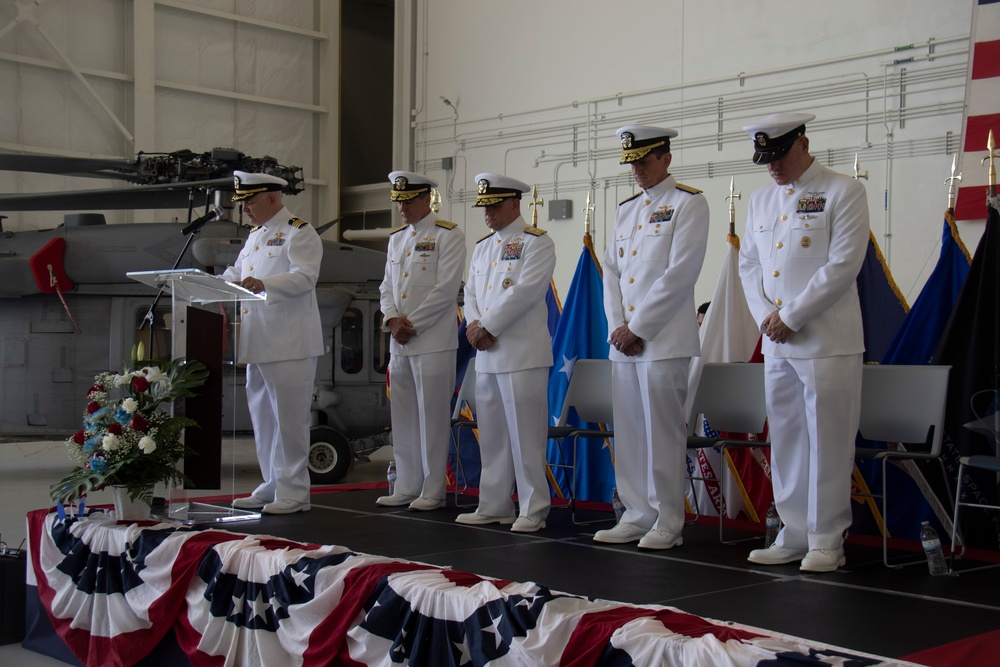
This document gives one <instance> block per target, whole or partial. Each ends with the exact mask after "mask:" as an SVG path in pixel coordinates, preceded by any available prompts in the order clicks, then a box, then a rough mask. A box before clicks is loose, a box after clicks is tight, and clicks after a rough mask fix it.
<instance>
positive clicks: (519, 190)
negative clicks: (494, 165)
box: [472, 172, 531, 207]
mask: <svg viewBox="0 0 1000 667" xmlns="http://www.w3.org/2000/svg"><path fill="white" fill-rule="evenodd" d="M476 187H477V188H478V190H477V195H476V203H475V204H473V205H472V206H473V207H477V206H491V205H492V204H499V203H500V202H502V201H503V200H504V199H509V198H511V197H513V198H515V199H520V198H521V195H522V194H524V193H525V192H531V188H530V187H529V186H528V185H527V184H525V183H522V182H521V181H519V180H517V179H516V178H508V177H507V176H501V175H499V174H491V173H489V172H484V173H482V174H476Z"/></svg>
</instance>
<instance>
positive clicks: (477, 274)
mask: <svg viewBox="0 0 1000 667" xmlns="http://www.w3.org/2000/svg"><path fill="white" fill-rule="evenodd" d="M476 184H477V188H478V196H477V197H476V203H475V204H474V205H475V206H477V207H484V211H483V213H484V218H485V220H486V226H487V227H489V228H490V229H491V230H492V231H491V232H490V233H489V234H487V235H486V236H484V237H483V238H481V239H479V241H478V242H477V243H476V247H475V250H473V253H472V262H471V264H470V266H469V280H468V282H467V283H466V285H465V318H466V320H467V321H468V323H469V324H468V327H467V333H466V336H467V337H468V339H469V343H470V344H471V345H472V346H473V347H475V348H476V350H478V352H477V353H476V360H475V363H476V419H477V421H478V422H479V444H480V450H481V455H482V462H483V468H482V472H481V474H480V482H479V507H478V508H477V509H476V511H475V512H470V513H466V514H460V515H458V518H457V519H456V521H457V522H458V523H465V524H473V525H480V524H488V523H500V524H513V526H511V530H512V531H514V532H523V533H532V532H535V531H537V530H539V529H540V528H544V527H545V518H546V517H547V516H548V513H549V508H550V506H551V500H550V497H549V487H548V482H547V481H546V476H545V447H546V438H547V436H548V419H549V411H548V388H547V387H548V377H549V367H550V366H552V339H551V337H550V336H549V329H548V309H547V307H546V305H545V292H546V290H548V287H549V283H550V282H551V280H552V272H553V271H554V270H555V266H556V254H555V245H554V244H553V242H552V239H551V238H549V236H548V234H547V233H546V232H545V231H544V230H541V229H537V228H535V227H532V226H530V225H528V224H527V223H525V221H524V218H523V217H521V195H522V194H523V193H526V192H528V191H529V190H530V188H529V187H528V186H527V185H526V184H524V183H522V182H521V181H518V180H515V179H513V178H507V177H506V176H500V175H497V174H490V173H483V174H479V175H477V176H476ZM515 483H516V486H517V497H518V503H519V504H520V515H519V516H517V517H516V518H515V515H514V501H513V500H512V499H511V491H512V490H513V488H514V486H515Z"/></svg>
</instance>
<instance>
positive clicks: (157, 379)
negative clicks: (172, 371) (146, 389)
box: [141, 366, 170, 384]
mask: <svg viewBox="0 0 1000 667" xmlns="http://www.w3.org/2000/svg"><path fill="white" fill-rule="evenodd" d="M141 373H142V374H143V375H145V376H146V380H147V381H148V382H149V384H167V383H168V382H170V378H168V377H167V374H166V373H164V372H163V371H161V370H160V368H159V366H146V367H145V368H143V369H142V371H141Z"/></svg>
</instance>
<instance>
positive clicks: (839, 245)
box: [740, 160, 869, 359]
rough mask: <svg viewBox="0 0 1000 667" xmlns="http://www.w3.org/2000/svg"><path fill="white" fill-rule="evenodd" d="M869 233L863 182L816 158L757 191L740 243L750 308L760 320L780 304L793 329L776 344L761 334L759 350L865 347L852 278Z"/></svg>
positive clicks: (804, 353) (828, 351) (815, 352)
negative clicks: (792, 177) (788, 179)
mask: <svg viewBox="0 0 1000 667" xmlns="http://www.w3.org/2000/svg"><path fill="white" fill-rule="evenodd" d="M868 235H869V227H868V201H867V198H866V196H865V189H864V186H862V185H861V184H860V183H859V182H858V181H856V180H854V179H853V178H850V177H848V176H845V175H843V174H838V173H836V172H834V171H832V170H830V169H827V168H826V167H824V166H823V165H821V164H820V163H819V161H818V160H814V161H813V163H812V164H811V165H810V166H809V168H808V169H806V171H805V173H803V174H802V176H801V177H800V178H799V179H798V180H797V181H795V182H794V183H791V184H789V185H777V184H774V185H769V186H765V187H762V188H758V189H757V190H755V191H754V193H753V194H752V195H751V196H750V205H749V207H748V209H747V225H746V232H745V233H744V235H743V243H742V246H741V248H740V277H741V279H742V281H743V291H744V293H745V294H746V298H747V306H749V308H750V313H751V314H752V315H753V317H754V319H755V320H756V321H757V323H758V324H760V323H761V322H763V321H764V318H765V317H767V316H768V315H769V314H770V313H772V312H774V311H775V310H780V311H781V321H782V322H784V323H785V324H786V325H788V327H789V328H791V329H792V330H793V331H795V334H794V335H793V336H792V337H791V338H790V339H789V340H788V342H786V343H782V344H780V345H779V344H776V343H773V342H771V341H770V340H768V339H767V337H765V338H764V341H763V344H762V347H761V351H762V352H763V354H764V356H774V357H788V358H799V359H803V358H804V359H810V358H816V357H832V356H840V355H847V354H859V353H862V352H864V335H863V333H862V328H861V308H860V305H859V300H858V291H857V289H856V288H855V281H856V280H857V276H858V272H859V271H860V270H861V264H862V262H864V259H865V251H866V249H867V247H868ZM762 331H763V330H762Z"/></svg>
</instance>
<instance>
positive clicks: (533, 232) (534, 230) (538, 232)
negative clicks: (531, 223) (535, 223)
mask: <svg viewBox="0 0 1000 667" xmlns="http://www.w3.org/2000/svg"><path fill="white" fill-rule="evenodd" d="M524 233H525V234H531V235H532V236H541V235H542V234H548V231H546V230H544V229H539V228H538V227H526V228H525V229H524Z"/></svg>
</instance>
